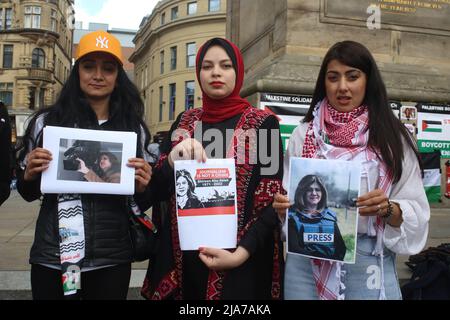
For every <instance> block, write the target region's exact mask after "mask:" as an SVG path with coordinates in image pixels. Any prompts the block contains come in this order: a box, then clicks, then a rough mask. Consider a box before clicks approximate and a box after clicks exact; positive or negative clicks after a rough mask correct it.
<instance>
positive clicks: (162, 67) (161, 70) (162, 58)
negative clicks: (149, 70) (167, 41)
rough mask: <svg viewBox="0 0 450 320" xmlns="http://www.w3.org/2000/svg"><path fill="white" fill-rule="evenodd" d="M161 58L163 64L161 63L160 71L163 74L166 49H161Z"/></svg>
mask: <svg viewBox="0 0 450 320" xmlns="http://www.w3.org/2000/svg"><path fill="white" fill-rule="evenodd" d="M159 58H160V60H161V65H160V70H159V72H160V73H161V74H163V73H164V51H161V52H160V53H159Z"/></svg>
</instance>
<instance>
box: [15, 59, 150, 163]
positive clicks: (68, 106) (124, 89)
mask: <svg viewBox="0 0 450 320" xmlns="http://www.w3.org/2000/svg"><path fill="white" fill-rule="evenodd" d="M117 65H118V74H117V80H116V83H117V85H116V86H115V89H114V91H113V92H112V94H111V99H110V104H109V121H108V127H107V128H106V129H107V130H115V131H134V132H136V134H137V136H138V139H137V141H138V142H137V155H138V157H143V156H144V150H143V149H142V146H141V145H142V144H141V141H142V140H143V141H144V149H145V151H147V152H148V145H149V142H150V131H149V130H148V128H147V125H146V124H145V122H144V120H143V116H144V104H143V102H142V100H141V97H140V95H139V91H138V89H137V88H136V86H135V85H134V84H133V83H132V82H131V81H130V79H129V78H128V76H127V74H126V73H125V71H124V69H123V67H122V66H121V65H120V64H117ZM78 69H79V61H77V62H76V63H75V65H74V66H73V69H72V71H71V73H70V75H69V78H68V79H67V81H66V83H65V84H64V86H63V88H62V90H61V93H60V94H59V97H58V99H57V101H56V103H55V104H53V105H52V106H51V107H49V108H46V109H42V110H39V111H38V112H36V113H35V114H34V115H33V117H32V118H31V120H30V122H29V125H28V127H27V129H26V131H25V135H24V138H23V142H22V143H21V144H20V145H19V147H18V148H17V151H20V153H19V160H23V159H25V156H26V154H27V153H28V152H29V150H28V148H29V146H32V148H33V149H34V148H36V147H37V146H38V145H41V144H42V131H41V132H40V133H39V134H38V136H37V138H36V139H35V140H34V139H33V130H34V127H35V123H36V120H37V119H38V118H39V116H41V115H45V119H44V126H46V125H53V126H59V127H68V128H73V127H77V128H81V129H95V128H98V127H99V124H98V120H97V116H96V114H95V112H94V110H92V108H91V107H90V105H89V102H88V101H87V99H86V98H85V95H84V93H83V92H82V91H81V88H80V75H79V70H78ZM141 128H142V130H141ZM141 131H143V132H141ZM142 134H144V136H145V137H142Z"/></svg>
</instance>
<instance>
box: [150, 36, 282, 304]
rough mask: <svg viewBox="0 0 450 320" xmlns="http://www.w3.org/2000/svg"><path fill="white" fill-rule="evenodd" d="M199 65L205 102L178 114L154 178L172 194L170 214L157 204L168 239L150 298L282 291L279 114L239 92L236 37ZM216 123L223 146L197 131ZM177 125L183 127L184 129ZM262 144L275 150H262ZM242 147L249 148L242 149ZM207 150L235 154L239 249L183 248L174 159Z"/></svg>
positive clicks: (208, 52)
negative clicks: (256, 105)
mask: <svg viewBox="0 0 450 320" xmlns="http://www.w3.org/2000/svg"><path fill="white" fill-rule="evenodd" d="M196 68H197V69H196V71H197V78H198V81H199V83H200V87H201V89H202V93H203V104H202V108H198V109H193V110H188V111H186V112H184V113H182V114H181V115H180V116H179V117H178V119H177V120H176V121H175V123H174V124H173V125H172V128H171V130H170V134H169V137H172V141H165V143H163V145H162V148H161V149H162V155H161V158H160V161H159V163H158V165H157V166H156V168H155V170H154V173H153V178H152V179H154V183H157V184H158V186H160V188H158V189H159V191H160V195H156V196H157V197H158V198H159V200H164V197H163V195H166V199H167V196H170V199H167V200H168V209H167V212H168V213H167V214H166V215H164V214H161V212H158V210H155V211H154V220H155V221H158V220H160V221H159V230H160V237H161V241H160V243H161V246H160V248H159V252H158V254H157V255H156V256H155V258H154V259H153V260H152V261H151V263H150V265H149V270H148V272H147V276H146V279H145V282H144V286H143V288H142V294H143V296H144V297H146V298H148V299H189V300H204V299H207V300H217V299H278V298H280V293H281V290H280V279H281V275H280V272H281V270H282V268H281V263H282V252H281V247H280V242H279V233H278V231H277V229H278V228H277V227H278V220H277V215H276V213H275V212H274V210H273V209H272V208H271V203H272V201H273V197H274V195H275V194H276V193H277V192H278V191H279V190H280V188H281V177H282V165H281V164H282V145H281V139H280V135H279V124H278V121H277V119H276V118H275V117H274V116H273V115H270V114H269V113H267V112H265V111H262V110H259V109H256V108H253V107H252V106H251V105H250V104H249V102H248V101H247V100H245V99H243V98H241V97H240V95H239V92H240V90H241V88H242V84H243V79H244V64H243V60H242V55H241V53H240V51H239V49H238V48H237V47H236V46H235V45H234V44H233V43H231V42H229V41H228V40H225V39H221V38H213V39H211V40H209V41H207V42H206V43H205V44H204V45H203V46H202V47H201V48H200V50H199V52H198V54H197V66H196ZM211 129H214V132H215V133H217V132H220V133H221V134H222V137H224V138H223V139H221V140H222V143H220V142H219V145H220V144H222V148H214V151H212V150H211V149H212V148H208V146H209V145H210V144H211V141H208V140H205V139H203V138H201V139H200V140H201V141H199V140H196V139H194V136H195V138H197V139H198V137H199V136H201V137H205V132H207V131H208V130H211ZM264 129H265V130H264ZM230 131H231V132H232V133H233V134H235V135H234V136H233V138H232V139H229V140H230V141H227V139H225V137H227V133H228V136H230V134H229V132H230ZM174 132H175V134H173V133H174ZM176 132H184V137H180V136H177V134H176ZM194 132H195V135H194ZM209 132H212V131H209ZM239 132H241V133H242V132H246V133H248V132H253V133H255V134H256V139H257V140H256V141H257V143H254V142H253V143H250V142H249V141H248V140H247V141H246V142H245V141H244V142H243V140H242V139H240V138H239V137H241V136H239V135H236V133H239ZM262 132H264V134H261V133H262ZM199 133H200V134H199ZM267 133H268V134H267ZM271 133H272V134H271ZM271 137H272V139H271ZM273 137H275V138H273ZM244 140H245V139H244ZM250 141H251V139H250ZM213 142H214V143H215V145H217V144H218V142H217V141H213ZM258 146H261V148H266V147H267V149H269V150H259V149H260V148H258ZM243 147H245V148H243ZM205 150H209V153H212V154H208V151H205ZM242 150H245V155H243V154H239V152H238V151H242ZM241 153H242V152H241ZM260 154H267V155H271V159H272V161H270V163H269V164H267V161H261V159H260ZM244 156H245V157H244ZM206 158H234V159H235V161H236V180H237V203H238V205H237V207H238V239H237V240H238V242H237V243H238V246H237V249H236V250H223V249H211V248H200V250H199V251H183V252H182V251H181V250H180V245H179V238H178V229H177V227H178V226H177V217H176V207H175V205H176V203H175V186H174V178H173V177H174V173H173V162H174V161H176V160H191V159H196V160H199V161H205V160H206ZM243 159H245V161H242V160H243ZM239 160H241V161H239ZM252 160H254V161H252ZM262 162H264V164H265V165H263V164H262ZM269 167H270V170H267V169H269ZM158 218H159V219H158Z"/></svg>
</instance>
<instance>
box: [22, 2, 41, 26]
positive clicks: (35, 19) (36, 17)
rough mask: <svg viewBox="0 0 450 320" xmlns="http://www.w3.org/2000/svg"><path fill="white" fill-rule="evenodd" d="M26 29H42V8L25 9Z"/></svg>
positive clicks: (28, 7)
mask: <svg viewBox="0 0 450 320" xmlns="http://www.w3.org/2000/svg"><path fill="white" fill-rule="evenodd" d="M25 28H33V29H40V28H41V7H36V6H26V7H25Z"/></svg>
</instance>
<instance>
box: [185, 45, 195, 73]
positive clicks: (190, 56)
mask: <svg viewBox="0 0 450 320" xmlns="http://www.w3.org/2000/svg"><path fill="white" fill-rule="evenodd" d="M196 51H197V46H196V45H195V42H192V43H188V44H186V68H193V67H195V54H196Z"/></svg>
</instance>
